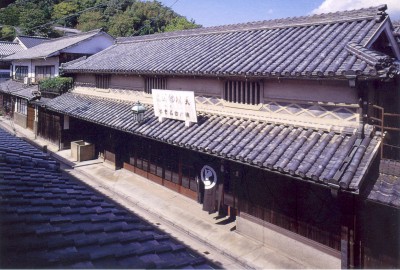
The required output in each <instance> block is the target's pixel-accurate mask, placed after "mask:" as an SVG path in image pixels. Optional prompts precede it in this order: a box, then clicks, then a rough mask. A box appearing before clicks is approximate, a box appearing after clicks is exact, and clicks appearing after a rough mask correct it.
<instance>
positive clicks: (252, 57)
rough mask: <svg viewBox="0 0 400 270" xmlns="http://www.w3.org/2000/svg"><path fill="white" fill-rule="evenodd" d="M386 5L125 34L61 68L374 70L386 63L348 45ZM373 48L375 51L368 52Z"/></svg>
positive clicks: (380, 18) (371, 29)
mask: <svg viewBox="0 0 400 270" xmlns="http://www.w3.org/2000/svg"><path fill="white" fill-rule="evenodd" d="M384 9H385V8H384V7H375V8H367V9H360V10H353V11H344V12H336V13H329V14H320V15H313V16H308V17H298V18H289V19H282V20H271V21H262V22H254V23H247V24H237V25H227V26H218V27H208V28H199V29H193V30H184V31H177V32H171V33H162V34H154V35H147V36H138V37H129V38H120V39H119V40H118V42H117V44H115V45H114V46H111V47H110V48H108V49H106V50H104V51H102V52H100V53H98V54H96V55H94V56H92V57H89V58H88V59H87V60H86V61H82V62H79V63H76V64H73V65H69V66H68V67H66V68H65V69H64V70H65V71H66V72H110V73H112V72H116V73H134V74H135V73H137V74H163V75H168V74H172V75H196V76H232V75H240V76H245V75H246V76H263V77H269V76H279V77H298V76H307V77H308V76H318V77H321V76H344V75H346V74H347V73H350V74H354V73H356V74H363V75H366V76H375V75H376V74H377V70H379V69H380V68H382V67H381V66H375V65H374V64H373V63H371V62H366V61H365V60H366V59H365V58H362V57H359V55H358V54H354V51H353V50H348V49H347V47H346V46H347V45H348V44H349V43H352V44H355V45H354V46H359V47H364V48H365V46H366V45H367V43H368V41H369V40H370V39H371V38H372V37H373V36H374V35H375V34H376V32H377V30H378V29H380V28H381V27H382V26H383V24H384V23H385V22H386V20H385V18H386V13H385V12H384V11H383V10H384ZM371 52H372V51H371Z"/></svg>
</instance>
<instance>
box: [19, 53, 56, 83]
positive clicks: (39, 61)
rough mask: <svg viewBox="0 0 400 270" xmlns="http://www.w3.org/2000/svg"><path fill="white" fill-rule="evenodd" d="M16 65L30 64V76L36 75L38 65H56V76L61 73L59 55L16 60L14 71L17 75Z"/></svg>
mask: <svg viewBox="0 0 400 270" xmlns="http://www.w3.org/2000/svg"><path fill="white" fill-rule="evenodd" d="M15 66H28V77H29V78H34V77H35V67H36V66H54V73H55V74H54V76H58V75H59V66H60V64H59V60H58V57H50V58H46V59H32V60H14V61H13V62H12V72H13V75H15Z"/></svg>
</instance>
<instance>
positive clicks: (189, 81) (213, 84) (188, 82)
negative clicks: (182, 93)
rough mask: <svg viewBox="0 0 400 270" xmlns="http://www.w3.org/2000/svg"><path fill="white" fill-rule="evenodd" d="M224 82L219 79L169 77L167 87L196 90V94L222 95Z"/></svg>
mask: <svg viewBox="0 0 400 270" xmlns="http://www.w3.org/2000/svg"><path fill="white" fill-rule="evenodd" d="M223 86H224V83H223V81H222V80H218V79H202V78H168V79H167V89H169V90H188V91H194V93H195V95H210V96H220V97H222V93H223Z"/></svg>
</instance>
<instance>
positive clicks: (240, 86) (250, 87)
mask: <svg viewBox="0 0 400 270" xmlns="http://www.w3.org/2000/svg"><path fill="white" fill-rule="evenodd" d="M224 99H225V100H226V101H229V102H235V103H242V104H251V105H256V104H259V103H260V102H261V87H260V82H250V81H226V82H225V87H224Z"/></svg>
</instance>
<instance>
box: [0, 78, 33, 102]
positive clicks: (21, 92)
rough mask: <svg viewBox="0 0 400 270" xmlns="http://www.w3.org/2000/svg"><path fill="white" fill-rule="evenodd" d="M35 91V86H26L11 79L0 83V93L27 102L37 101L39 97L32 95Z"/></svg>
mask: <svg viewBox="0 0 400 270" xmlns="http://www.w3.org/2000/svg"><path fill="white" fill-rule="evenodd" d="M37 91H38V86H37V85H26V84H24V83H22V82H18V81H14V80H11V79H10V80H7V81H4V82H1V83H0V92H1V93H6V94H12V95H13V96H17V97H21V98H24V99H28V100H34V99H38V98H39V97H38V96H36V95H35V94H34V93H35V92H37Z"/></svg>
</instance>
